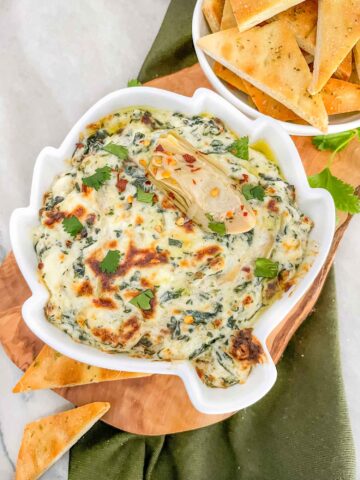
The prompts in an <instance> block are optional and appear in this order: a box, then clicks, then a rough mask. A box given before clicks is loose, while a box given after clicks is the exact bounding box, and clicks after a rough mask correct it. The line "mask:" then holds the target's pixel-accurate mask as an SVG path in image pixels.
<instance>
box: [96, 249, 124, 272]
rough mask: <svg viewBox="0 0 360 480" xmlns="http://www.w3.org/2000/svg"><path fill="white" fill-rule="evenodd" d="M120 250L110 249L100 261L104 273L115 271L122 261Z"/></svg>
mask: <svg viewBox="0 0 360 480" xmlns="http://www.w3.org/2000/svg"><path fill="white" fill-rule="evenodd" d="M120 256H121V254H120V252H119V250H109V251H108V252H107V254H106V255H105V257H104V258H103V260H102V261H101V262H100V270H101V271H102V272H103V273H115V272H116V270H117V268H118V266H119V263H120Z"/></svg>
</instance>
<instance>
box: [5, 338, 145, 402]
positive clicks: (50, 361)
mask: <svg viewBox="0 0 360 480" xmlns="http://www.w3.org/2000/svg"><path fill="white" fill-rule="evenodd" d="M146 375H147V374H146V373H131V372H118V371H116V370H108V369H106V368H100V367H94V366H92V365H87V364H86V363H82V362H78V361H76V360H73V359H72V358H69V357H66V356H65V355H62V354H61V353H58V352H56V351H55V350H53V349H52V348H51V347H49V346H48V345H44V347H43V348H42V349H41V351H40V353H39V355H38V356H37V357H36V359H35V360H34V361H33V363H32V364H31V365H30V366H29V368H28V369H27V370H26V372H25V373H24V375H23V376H22V377H21V378H20V380H19V382H18V383H17V384H16V385H15V387H14V388H13V392H14V393H19V392H27V391H29V390H40V389H44V388H60V387H72V386H74V385H85V384H88V383H98V382H108V381H111V380H112V381H113V380H123V379H127V378H137V377H144V376H146Z"/></svg>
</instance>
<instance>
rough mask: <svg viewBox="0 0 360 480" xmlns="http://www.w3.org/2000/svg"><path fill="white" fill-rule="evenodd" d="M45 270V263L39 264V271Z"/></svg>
mask: <svg viewBox="0 0 360 480" xmlns="http://www.w3.org/2000/svg"><path fill="white" fill-rule="evenodd" d="M43 268H44V264H43V262H39V263H38V269H39V270H42V269H43Z"/></svg>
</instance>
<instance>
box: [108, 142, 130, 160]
mask: <svg viewBox="0 0 360 480" xmlns="http://www.w3.org/2000/svg"><path fill="white" fill-rule="evenodd" d="M102 149H103V150H105V152H108V153H111V154H112V155H115V156H116V157H118V158H120V160H126V159H127V158H128V156H129V152H128V149H127V148H126V147H123V146H122V145H117V144H116V143H107V144H106V145H104V146H103V147H102Z"/></svg>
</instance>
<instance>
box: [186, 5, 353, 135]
mask: <svg viewBox="0 0 360 480" xmlns="http://www.w3.org/2000/svg"><path fill="white" fill-rule="evenodd" d="M202 3H203V0H198V1H197V3H196V6H195V10H194V14H193V19H192V37H193V42H194V46H195V51H196V55H197V58H198V60H199V63H200V66H201V68H202V70H203V71H204V73H205V75H206V77H207V79H208V80H209V82H210V83H211V85H212V86H213V87H214V88H215V90H216V91H218V92H219V93H220V95H222V96H223V97H224V98H226V100H229V102H231V103H232V104H233V105H234V106H235V107H237V108H238V109H239V110H240V111H241V112H243V113H245V115H247V116H248V117H250V118H269V116H268V115H264V114H263V113H261V112H259V110H257V109H256V108H254V107H253V106H252V105H251V103H250V101H249V97H248V96H247V95H246V94H245V93H243V92H240V90H236V89H235V88H231V87H229V84H228V83H226V82H224V81H222V80H221V79H220V78H219V77H218V76H217V75H215V73H214V71H213V69H212V66H213V64H214V60H213V59H212V58H210V57H209V56H208V55H206V54H205V53H204V52H203V51H202V50H201V49H200V48H199V47H198V46H197V41H198V40H199V38H201V37H203V36H204V35H208V34H209V33H211V31H210V29H209V27H208V24H207V22H206V20H205V17H204V15H203V13H202V11H201V5H202ZM275 121H276V122H277V123H279V124H280V125H281V126H282V127H283V128H285V130H286V131H287V132H288V133H290V135H300V136H312V135H323V132H321V131H320V130H318V129H317V128H315V127H312V126H311V125H298V124H296V123H292V122H282V121H280V120H275ZM359 126H360V112H357V113H348V114H342V115H332V116H330V117H329V128H328V133H339V132H343V131H345V130H351V129H352V128H356V127H359Z"/></svg>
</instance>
